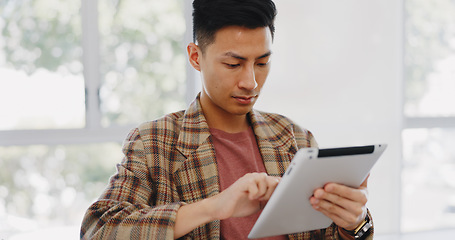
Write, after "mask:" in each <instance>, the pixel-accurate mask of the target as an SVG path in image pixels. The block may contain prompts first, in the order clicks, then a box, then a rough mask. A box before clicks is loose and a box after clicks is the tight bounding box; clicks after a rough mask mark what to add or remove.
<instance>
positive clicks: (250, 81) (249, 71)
mask: <svg viewBox="0 0 455 240" xmlns="http://www.w3.org/2000/svg"><path fill="white" fill-rule="evenodd" d="M257 86H258V82H257V81H256V73H255V71H254V67H246V68H245V69H243V72H242V76H241V78H240V82H239V88H244V89H247V90H254V89H256V87H257Z"/></svg>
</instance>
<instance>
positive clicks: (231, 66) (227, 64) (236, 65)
mask: <svg viewBox="0 0 455 240" xmlns="http://www.w3.org/2000/svg"><path fill="white" fill-rule="evenodd" d="M225 65H226V66H227V67H228V68H236V67H238V66H240V64H229V63H225Z"/></svg>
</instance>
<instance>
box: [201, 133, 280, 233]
mask: <svg viewBox="0 0 455 240" xmlns="http://www.w3.org/2000/svg"><path fill="white" fill-rule="evenodd" d="M210 132H211V133H212V136H213V137H212V140H213V144H214V146H215V152H216V161H217V164H218V172H219V173H218V174H219V179H220V188H221V189H220V190H221V191H223V190H225V189H226V188H228V187H229V186H231V184H233V183H234V182H235V181H237V179H239V178H240V177H243V175H245V174H247V173H252V172H266V170H265V166H264V162H263V161H262V157H261V153H260V152H259V147H258V144H257V142H256V136H255V135H254V132H253V129H252V128H249V129H248V130H246V131H244V132H240V133H227V132H224V131H222V130H219V129H213V128H212V129H210ZM260 213H261V212H257V213H255V214H253V215H251V216H248V217H242V218H229V219H226V220H222V221H221V239H247V236H248V234H249V232H250V231H251V228H253V225H254V223H255V222H256V220H257V218H258V217H259V215H260ZM263 239H269V240H283V239H288V238H287V236H276V237H270V238H263Z"/></svg>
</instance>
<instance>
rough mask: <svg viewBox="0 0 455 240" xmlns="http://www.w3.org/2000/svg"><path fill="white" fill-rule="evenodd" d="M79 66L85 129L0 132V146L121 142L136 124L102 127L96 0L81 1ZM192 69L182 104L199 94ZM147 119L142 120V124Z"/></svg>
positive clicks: (187, 5)
mask: <svg viewBox="0 0 455 240" xmlns="http://www.w3.org/2000/svg"><path fill="white" fill-rule="evenodd" d="M191 9H192V4H191V1H184V18H185V20H186V29H187V30H186V32H185V34H184V37H183V41H182V48H183V49H185V46H186V44H188V43H189V42H191V41H192V23H191V22H192V20H191V16H192V15H191ZM80 14H81V21H82V22H81V25H82V43H81V44H82V49H83V54H82V65H83V76H84V84H85V113H86V114H85V127H84V128H76V129H42V130H1V131H0V146H26V145H39V144H45V145H57V144H82V143H87V144H88V143H102V142H122V141H123V140H124V138H125V137H126V135H127V133H128V132H129V131H130V130H131V129H132V128H134V127H135V126H137V124H140V123H137V124H129V125H121V126H112V127H107V128H105V127H102V126H101V118H102V113H101V109H100V97H99V91H100V87H101V74H100V71H99V68H100V61H101V59H100V39H99V27H98V22H99V21H98V1H92V0H81V11H80ZM199 89H200V87H199V85H198V84H197V81H196V74H195V70H193V69H192V67H191V66H190V64H189V62H187V63H186V96H185V99H186V104H189V103H190V102H191V101H193V100H194V96H195V95H196V94H197V92H199ZM146 120H148V119H144V121H146Z"/></svg>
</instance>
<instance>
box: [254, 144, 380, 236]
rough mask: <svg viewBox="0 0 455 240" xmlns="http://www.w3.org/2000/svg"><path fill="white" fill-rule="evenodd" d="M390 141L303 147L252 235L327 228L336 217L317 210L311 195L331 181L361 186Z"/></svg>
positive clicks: (255, 225) (257, 222)
mask: <svg viewBox="0 0 455 240" xmlns="http://www.w3.org/2000/svg"><path fill="white" fill-rule="evenodd" d="M386 147H387V145H386V144H377V145H368V146H356V147H344V148H330V149H317V148H303V149H300V150H299V151H298V152H297V153H296V155H295V156H294V159H292V161H291V163H290V165H289V166H288V168H287V169H286V172H285V174H284V175H283V177H282V179H281V181H280V183H279V184H278V186H277V187H276V189H275V191H274V192H273V194H272V196H271V197H270V199H269V201H268V203H267V205H266V206H265V208H264V209H263V211H262V213H261V214H260V216H259V218H258V220H257V221H256V223H255V224H254V226H253V228H252V229H251V232H250V234H249V235H248V238H261V237H269V236H276V235H283V234H291V233H298V232H305V231H311V230H316V229H322V228H327V227H329V226H330V224H332V220H331V219H330V218H328V217H326V216H325V215H324V214H322V213H321V212H318V211H316V210H314V209H313V207H312V206H311V204H310V200H309V199H310V197H311V196H312V195H313V192H314V190H315V189H317V188H321V187H323V186H324V185H325V184H327V183H330V182H335V183H340V184H344V185H346V186H350V187H359V186H360V184H361V183H362V182H363V181H364V180H365V179H366V177H367V176H368V174H369V172H370V170H371V168H372V167H373V165H374V164H375V163H376V161H377V160H378V158H379V157H380V156H381V154H382V153H383V152H384V150H385V148H386Z"/></svg>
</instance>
